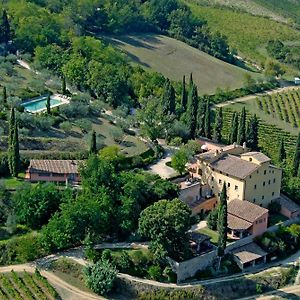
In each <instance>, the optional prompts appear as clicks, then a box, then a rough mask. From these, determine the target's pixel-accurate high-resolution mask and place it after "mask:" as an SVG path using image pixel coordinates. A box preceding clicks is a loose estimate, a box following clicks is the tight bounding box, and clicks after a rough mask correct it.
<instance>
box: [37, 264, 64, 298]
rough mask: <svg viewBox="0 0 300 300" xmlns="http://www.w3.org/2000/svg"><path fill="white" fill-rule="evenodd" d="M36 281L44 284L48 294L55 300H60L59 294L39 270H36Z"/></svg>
mask: <svg viewBox="0 0 300 300" xmlns="http://www.w3.org/2000/svg"><path fill="white" fill-rule="evenodd" d="M34 275H35V280H37V281H40V282H42V284H43V285H44V286H45V287H46V288H47V290H48V292H49V293H50V295H51V296H52V297H54V298H55V299H60V296H59V294H58V293H57V291H56V290H55V289H54V288H53V286H52V285H51V284H50V283H49V282H48V280H47V279H46V278H45V277H43V276H42V275H41V273H40V271H39V270H38V269H35V273H34Z"/></svg>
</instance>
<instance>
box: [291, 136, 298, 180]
mask: <svg viewBox="0 0 300 300" xmlns="http://www.w3.org/2000/svg"><path fill="white" fill-rule="evenodd" d="M299 165H300V133H299V134H298V138H297V144H296V149H295V154H294V159H293V170H292V172H293V176H294V177H295V176H297V175H298V171H299Z"/></svg>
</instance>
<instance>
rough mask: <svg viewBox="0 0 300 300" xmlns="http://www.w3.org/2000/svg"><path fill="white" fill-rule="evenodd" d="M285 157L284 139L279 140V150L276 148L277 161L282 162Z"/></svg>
mask: <svg viewBox="0 0 300 300" xmlns="http://www.w3.org/2000/svg"><path fill="white" fill-rule="evenodd" d="M285 159H286V151H285V147H284V139H283V138H282V139H281V140H280V145H279V150H278V161H279V162H283V161H284V160H285Z"/></svg>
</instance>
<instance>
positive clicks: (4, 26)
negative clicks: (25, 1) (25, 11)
mask: <svg viewBox="0 0 300 300" xmlns="http://www.w3.org/2000/svg"><path fill="white" fill-rule="evenodd" d="M9 40H10V25H9V20H8V16H7V12H6V10H5V9H4V10H3V12H2V17H1V20H0V43H5V44H8V42H9Z"/></svg>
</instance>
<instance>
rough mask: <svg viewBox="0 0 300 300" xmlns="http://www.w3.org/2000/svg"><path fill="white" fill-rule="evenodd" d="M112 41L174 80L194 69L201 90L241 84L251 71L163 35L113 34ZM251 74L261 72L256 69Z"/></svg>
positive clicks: (139, 61)
mask: <svg viewBox="0 0 300 300" xmlns="http://www.w3.org/2000/svg"><path fill="white" fill-rule="evenodd" d="M110 41H112V42H113V43H114V44H115V45H116V46H118V47H119V48H120V49H122V50H123V51H124V52H125V53H126V54H127V55H128V56H129V57H130V58H131V59H132V61H133V62H134V63H137V64H140V65H142V66H143V67H145V68H149V69H152V70H154V71H156V72H160V73H162V74H164V75H165V76H167V77H168V78H170V79H172V80H182V76H183V75H186V76H189V74H190V73H193V77H194V81H195V83H196V84H197V86H198V88H199V93H200V94H205V93H214V92H215V90H216V88H218V87H220V88H230V89H235V88H239V87H242V86H243V79H244V76H243V75H244V74H245V73H247V72H248V71H246V70H244V69H242V68H239V67H236V66H233V65H231V64H228V63H225V62H223V61H221V60H218V59H216V58H214V57H212V56H210V55H208V54H206V53H204V52H202V51H199V50H197V49H195V48H193V47H190V46H188V45H187V44H185V43H183V42H180V41H177V40H175V39H172V38H169V37H166V36H162V35H150V34H148V35H138V36H136V35H135V36H120V37H112V38H110ZM248 73H250V72H248ZM250 74H251V73H250ZM252 75H253V76H254V77H255V76H258V75H257V74H256V73H252Z"/></svg>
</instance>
